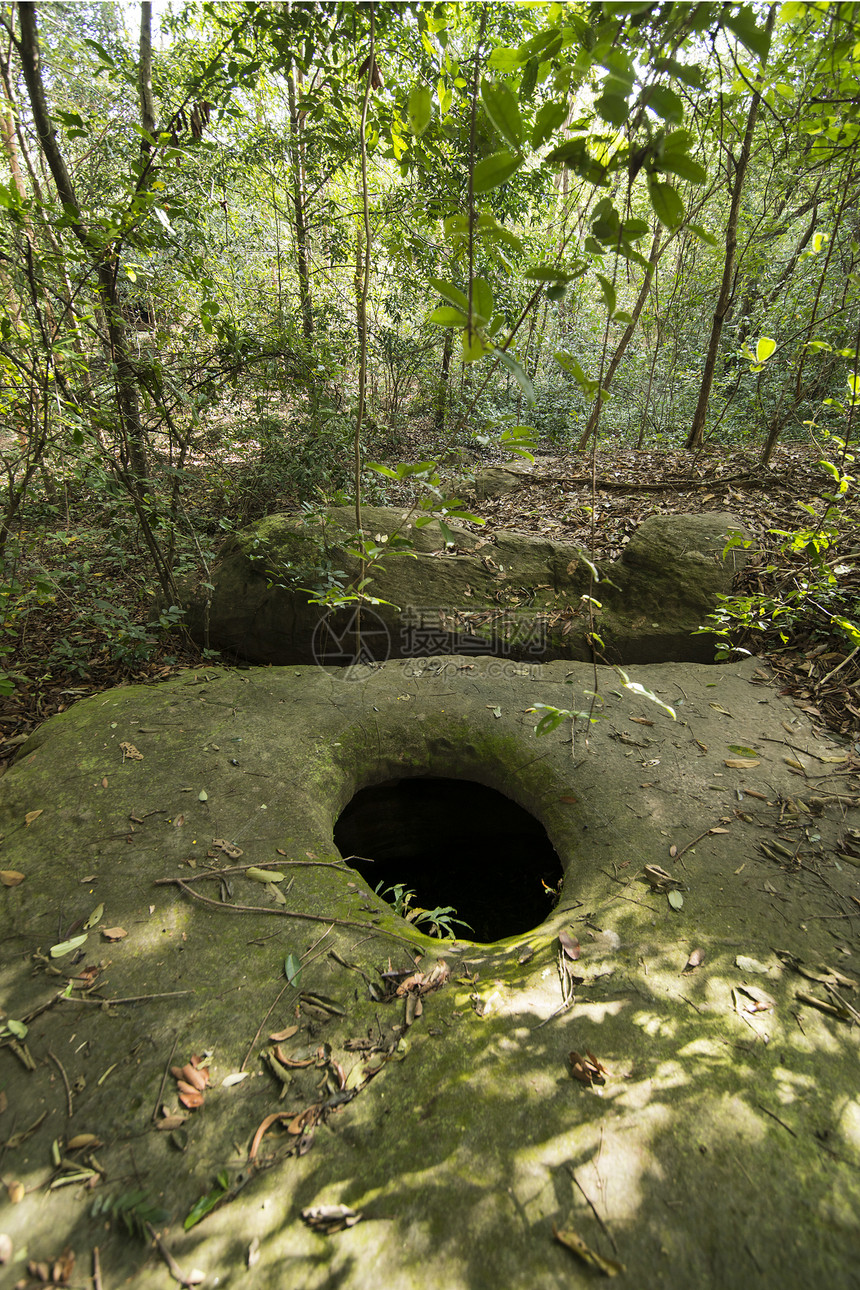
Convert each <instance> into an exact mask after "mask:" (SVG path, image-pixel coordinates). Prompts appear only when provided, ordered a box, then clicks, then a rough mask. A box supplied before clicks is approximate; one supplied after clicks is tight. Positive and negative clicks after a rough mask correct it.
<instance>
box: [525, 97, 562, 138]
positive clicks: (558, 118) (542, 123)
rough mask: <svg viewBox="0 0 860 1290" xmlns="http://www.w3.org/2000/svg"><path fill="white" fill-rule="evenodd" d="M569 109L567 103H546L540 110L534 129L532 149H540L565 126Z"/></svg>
mask: <svg viewBox="0 0 860 1290" xmlns="http://www.w3.org/2000/svg"><path fill="white" fill-rule="evenodd" d="M568 111H569V108H568V105H567V104H566V103H555V102H553V103H544V104H542V105H541V107H539V108H538V113H537V116H536V117H535V123H534V128H533V129H532V147H533V148H539V147H540V146H541V145H542V144H544V143H546V141H547V139H548V138H549V136H550V135H551V134H553V133H554V131H556V130H557V129H558V127H559V126H560V125H564V123H565V121H566V120H567V114H568Z"/></svg>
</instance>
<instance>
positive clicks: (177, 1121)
mask: <svg viewBox="0 0 860 1290" xmlns="http://www.w3.org/2000/svg"><path fill="white" fill-rule="evenodd" d="M187 1119H188V1116H187V1115H165V1116H164V1117H163V1118H162V1119H161V1120H158V1121H157V1122H156V1125H155V1127H156V1129H158V1130H159V1132H160V1133H172V1132H173V1130H174V1129H181V1128H182V1125H183V1124H184V1123H185V1121H186V1120H187Z"/></svg>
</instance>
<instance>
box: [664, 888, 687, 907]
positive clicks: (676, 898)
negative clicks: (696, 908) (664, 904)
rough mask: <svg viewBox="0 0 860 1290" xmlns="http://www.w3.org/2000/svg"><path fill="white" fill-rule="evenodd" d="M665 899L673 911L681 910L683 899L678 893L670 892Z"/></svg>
mask: <svg viewBox="0 0 860 1290" xmlns="http://www.w3.org/2000/svg"><path fill="white" fill-rule="evenodd" d="M667 899H668V901H669V904H670V905H671V906H672V908H673V909H681V908H682V906H683V904H684V897H683V896H682V895H681V893H680V891H674V890H673V891H670V892H669V894H668V896H667Z"/></svg>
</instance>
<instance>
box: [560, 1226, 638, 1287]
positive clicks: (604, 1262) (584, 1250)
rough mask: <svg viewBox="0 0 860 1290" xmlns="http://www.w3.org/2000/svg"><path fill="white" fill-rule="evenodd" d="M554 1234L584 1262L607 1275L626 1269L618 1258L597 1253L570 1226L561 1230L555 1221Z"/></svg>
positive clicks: (615, 1274)
mask: <svg viewBox="0 0 860 1290" xmlns="http://www.w3.org/2000/svg"><path fill="white" fill-rule="evenodd" d="M552 1234H553V1236H554V1237H555V1239H556V1240H557V1241H560V1242H561V1244H562V1245H566V1246H567V1248H568V1249H569V1250H572V1251H573V1253H574V1254H575V1255H577V1257H578V1258H580V1259H582V1261H583V1263H587V1264H588V1266H589V1267H592V1268H596V1269H597V1271H598V1272H602V1273H603V1275H604V1276H605V1277H617V1276H618V1274H619V1272H623V1271H624V1270H625V1269H624V1264H623V1263H619V1262H618V1261H617V1259H605V1258H604V1257H603V1255H602V1254H597V1253H596V1251H595V1250H592V1249H591V1247H590V1246H589V1245H586V1244H585V1241H584V1240H583V1239H582V1237H581V1236H577V1234H576V1232H572V1231H571V1230H570V1229H569V1228H568V1229H567V1230H565V1231H559V1229H558V1228H557V1227H556V1225H555V1223H553V1225H552Z"/></svg>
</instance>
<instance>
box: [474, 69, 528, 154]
mask: <svg viewBox="0 0 860 1290" xmlns="http://www.w3.org/2000/svg"><path fill="white" fill-rule="evenodd" d="M481 102H482V103H483V105H484V111H485V112H486V114H487V116H488V117H489V118H490V120H491V121H492V123H493V125H494V126H495V127H496V129H497V130H498V132H499V134H500V135H501V136H502V138H503V139H504V141H505V143H507V144H509V146H510V147H511V148H513V149H514V151H515V152H518V151H519V150H520V148H522V146H523V140H524V138H525V129H524V127H523V119H522V117H521V116H520V108H519V104H518V103H517V99H516V95H515V94H514V92H513V90H512V89H511V88H510V86H508V85H505V83H504V82H503V81H488V80H482V81H481Z"/></svg>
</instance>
